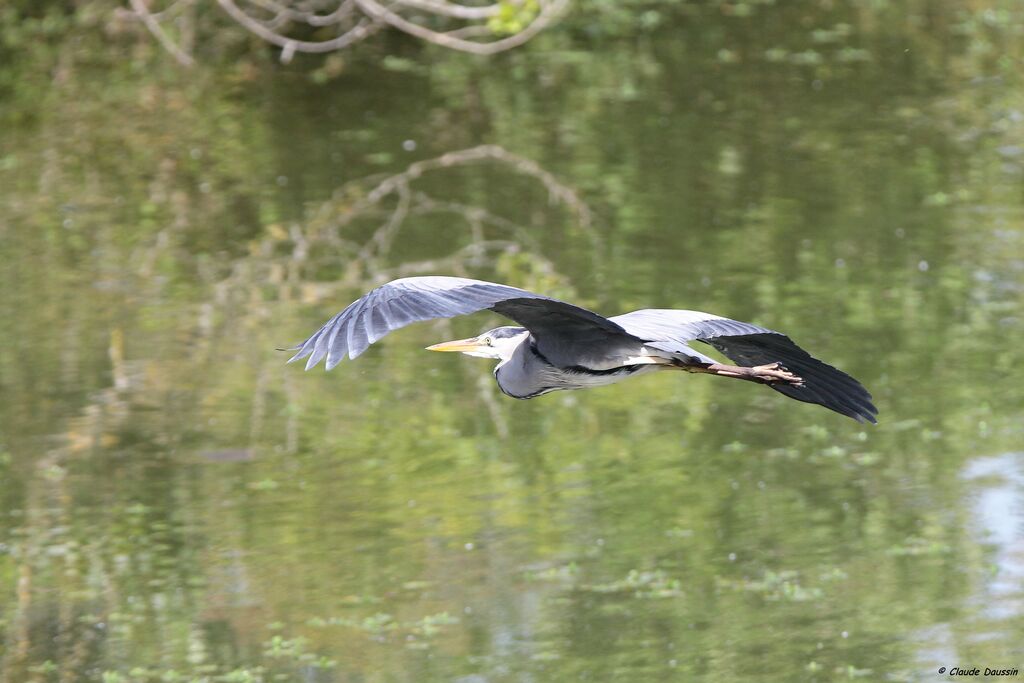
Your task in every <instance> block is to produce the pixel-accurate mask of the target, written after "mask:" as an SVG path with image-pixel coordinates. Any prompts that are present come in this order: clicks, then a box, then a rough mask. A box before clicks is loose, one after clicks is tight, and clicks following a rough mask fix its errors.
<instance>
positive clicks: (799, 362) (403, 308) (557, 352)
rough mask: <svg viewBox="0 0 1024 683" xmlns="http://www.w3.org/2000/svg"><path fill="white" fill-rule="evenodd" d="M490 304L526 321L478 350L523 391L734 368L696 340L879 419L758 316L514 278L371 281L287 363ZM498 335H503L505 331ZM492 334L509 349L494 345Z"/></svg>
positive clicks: (857, 393) (338, 352) (806, 393)
mask: <svg viewBox="0 0 1024 683" xmlns="http://www.w3.org/2000/svg"><path fill="white" fill-rule="evenodd" d="M485 309H490V310H493V311H495V312H497V313H500V314H502V315H504V316H506V317H508V318H510V319H512V320H514V321H515V322H517V323H518V324H519V325H521V326H522V328H524V332H523V333H520V332H519V331H517V330H516V329H515V328H498V329H499V330H508V332H506V333H503V334H502V335H498V334H494V335H493V337H494V339H493V340H491V339H490V338H487V341H488V342H489V343H488V344H487V345H486V346H487V347H488V351H487V353H475V354H474V355H487V356H488V357H494V358H499V359H500V360H501V363H500V364H499V366H498V367H497V368H496V372H495V374H496V377H497V379H498V383H499V385H501V386H502V389H503V390H504V391H506V393H509V394H510V395H513V396H516V397H518V398H529V397H532V396H535V395H539V394H540V393H546V391H550V390H554V389H573V388H582V387H585V386H593V385H596V384H603V383H611V382H613V381H619V380H620V379H622V378H625V377H628V376H630V375H632V374H635V373H636V372H637V371H639V370H647V369H648V367H642V368H641V367H639V366H641V365H644V366H649V369H652V370H653V369H665V368H669V367H676V368H680V369H689V370H691V371H700V372H712V374H725V375H727V376H738V375H737V374H735V373H733V374H730V373H729V372H718V371H717V370H716V368H726V369H728V368H730V367H733V366H718V365H716V364H715V361H714V359H713V358H710V357H708V356H705V355H703V354H701V353H699V352H698V351H696V350H694V349H693V348H691V347H690V345H689V344H690V342H693V341H699V342H703V343H705V344H708V345H710V346H712V347H713V348H715V349H716V350H718V351H719V352H721V353H722V354H724V355H725V356H726V357H728V358H729V359H731V360H732V361H733V362H735V363H737V365H738V366H740V367H739V368H733V369H735V370H740V369H742V368H754V369H760V368H763V367H766V366H768V365H770V364H774V363H779V364H781V365H782V366H784V369H785V370H788V371H789V373H792V375H795V376H796V378H795V379H798V380H800V382H799V383H797V382H794V381H778V380H777V377H776V376H778V375H779V373H778V372H774V373H772V372H768V373H766V374H763V375H762V376H761V378H755V377H754V376H753V375H752V374H751V373H749V372H748V373H747V374H748V376H745V377H742V378H743V379H753V380H754V381H762V382H764V383H767V384H769V386H771V388H772V389H775V390H776V391H778V392H780V393H782V394H783V395H785V396H788V397H790V398H794V399H796V400H799V401H804V402H807V403H816V404H818V405H822V406H824V407H826V408H829V409H831V410H834V411H836V412H838V413H841V414H843V415H847V416H849V417H852V418H854V419H856V420H859V421H867V422H875V415H876V414H877V412H878V411H877V409H876V408H875V407H874V405H873V404H872V403H871V395H870V394H869V393H868V392H867V390H866V389H864V387H863V386H861V385H860V383H859V382H857V381H856V380H855V379H853V378H852V377H850V376H849V375H847V374H846V373H844V372H842V371H840V370H838V369H836V368H834V367H832V366H830V365H827V364H825V363H823V362H821V361H819V360H817V359H816V358H813V357H812V356H810V354H808V353H807V352H806V351H804V350H803V349H801V348H800V347H799V346H797V345H796V344H795V343H793V341H792V340H791V339H789V337H787V336H785V335H783V334H780V333H778V332H774V331H772V330H769V329H766V328H763V327H759V326H757V325H752V324H750V323H744V322H740V321H736V320H730V319H728V318H723V317H721V316H716V315H712V314H710V313H702V312H699V311H682V310H659V309H648V310H641V311H633V312H632V313H626V314H624V315H619V316H614V317H612V318H605V317H603V316H601V315H598V314H597V313H594V312H593V311H589V310H587V309H585V308H581V307H579V306H575V305H573V304H569V303H566V302H564V301H559V300H557V299H552V298H550V297H546V296H543V295H540V294H535V293H533V292H529V291H527V290H524V289H519V288H517V287H510V286H507V285H502V284H496V283H493V282H484V281H481V280H470V279H466V278H456V277H444V276H430V277H409V278H402V279H400V280H395V281H393V282H389V283H387V284H386V285H383V286H381V287H378V288H376V289H374V290H373V291H371V292H369V293H368V294H366V295H365V296H363V297H362V298H360V299H358V300H357V301H355V302H353V303H352V304H351V305H349V306H348V307H347V308H345V310H343V311H341V312H340V313H338V314H337V315H336V316H334V317H333V318H331V319H330V320H328V321H327V323H325V324H324V325H323V326H322V327H321V328H320V329H319V330H317V332H315V333H314V334H313V335H312V336H310V337H309V338H308V339H306V340H305V341H304V342H302V343H301V344H299V345H298V346H296V347H294V348H293V349H291V350H294V351H296V352H297V353H296V354H295V355H294V356H293V357H292V358H291V359H290V361H289V362H292V361H296V360H300V359H303V358H307V362H306V369H307V370H308V369H310V368H312V367H313V366H315V365H316V364H317V363H319V362H320V361H321V360H323V359H324V358H326V367H327V369H328V370H330V369H331V368H333V367H334V366H335V365H337V364H338V363H339V362H340V361H341V360H342V358H344V357H345V356H346V355H348V357H349V358H356V357H357V356H359V355H360V354H361V353H363V352H364V351H365V350H366V349H367V348H368V347H369V345H370V344H372V343H374V342H375V341H377V340H378V339H380V338H381V337H383V336H384V335H386V334H388V333H389V332H392V331H394V330H397V329H399V328H401V327H405V326H406V325H409V324H410V323H413V322H417V321H422V320H431V319H436V318H451V317H454V316H457V315H466V314H469V313H475V312H477V311H482V310H485ZM525 331H528V332H529V334H526V333H525ZM493 332H494V333H497V332H498V330H494V331H493ZM485 334H486V333H485ZM499 336H500V337H503V338H502V339H500V340H499V339H498V337H499ZM480 338H481V339H484V335H481V337H480ZM491 341H494V342H499V341H500V344H497V345H508V346H509V348H508V349H507V350H501V351H499V350H497V349H493V350H492V349H490V346H491V344H490V342H491ZM506 342H508V344H506ZM438 350H449V349H438ZM451 350H454V349H451ZM759 372H760V370H759ZM783 374H786V373H783ZM792 375H790V376H791V377H792ZM763 377H768V378H769V380H765V379H763ZM574 378H575V379H574ZM552 382H553V383H554V384H553V385H552ZM510 387H516V389H515V390H514V391H513V390H510ZM520 387H521V389H520ZM517 391H518V392H519V393H516V392H517Z"/></svg>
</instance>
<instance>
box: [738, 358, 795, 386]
mask: <svg viewBox="0 0 1024 683" xmlns="http://www.w3.org/2000/svg"><path fill="white" fill-rule="evenodd" d="M750 372H751V377H752V379H754V380H755V381H758V382H764V383H765V384H789V385H791V386H794V387H799V386H803V384H804V380H803V378H802V377H800V376H798V375H794V374H793V373H792V372H790V371H789V370H787V369H786V368H785V367H784V366H783V365H782V363H768V364H767V365H755V366H754V367H752V368H750Z"/></svg>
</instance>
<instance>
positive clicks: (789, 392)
mask: <svg viewBox="0 0 1024 683" xmlns="http://www.w3.org/2000/svg"><path fill="white" fill-rule="evenodd" d="M611 320H612V321H614V322H617V323H618V324H619V325H621V326H622V327H623V328H624V329H625V330H626V331H627V332H629V333H630V334H632V335H634V336H637V337H639V338H641V339H644V340H645V341H647V342H648V345H649V346H654V347H656V348H661V349H663V350H665V351H674V352H680V353H686V352H687V351H691V350H692V349H690V348H689V347H688V346H687V345H686V344H687V342H691V341H700V342H704V343H706V344H709V345H710V346H712V347H714V348H715V349H717V350H718V351H720V352H721V353H722V354H724V355H725V356H726V357H728V358H729V359H730V360H732V361H733V362H734V363H736V364H737V365H741V366H744V367H753V366H755V365H767V364H769V363H781V364H782V365H784V366H785V367H786V368H787V369H788V370H789V371H790V372H792V373H794V374H796V375H798V376H799V377H801V378H803V380H804V384H803V386H787V385H780V384H771V385H769V386H770V387H771V388H772V389H774V390H775V391H777V392H779V393H780V394H783V395H785V396H788V397H790V398H794V399H796V400H798V401H804V402H806V403H816V404H818V405H821V406H824V407H826V408H829V409H830V410H834V411H836V412H837V413H840V414H842V415H846V416H848V417H852V418H853V419H855V420H857V421H858V422H871V423H874V422H877V420H876V419H875V416H876V415H877V414H878V409H877V408H875V406H874V404H873V403H872V402H871V394H870V393H868V391H867V389H865V388H864V387H863V386H862V385H861V384H860V382H858V381H857V380H855V379H854V378H852V377H850V376H849V375H848V374H846V373H845V372H843V371H842V370H839V369H837V368H834V367H832V366H831V365H828V364H826V363H823V362H822V361H820V360H818V359H817V358H814V357H813V356H811V355H810V354H809V353H807V352H806V351H804V350H803V349H802V348H800V347H799V346H797V345H796V343H794V342H793V340H792V339H790V338H789V337H787V336H786V335H784V334H781V333H779V332H775V331H773V330H769V329H767V328H764V327H760V326H758V325H752V324H750V323H745V322H740V321H738V320H730V319H729V318H723V317H721V316H717V315H712V314H710V313H702V312H700V311H676V310H656V309H648V310H642V311H634V312H632V313H626V314H625V315H619V316H615V317H614V318H611Z"/></svg>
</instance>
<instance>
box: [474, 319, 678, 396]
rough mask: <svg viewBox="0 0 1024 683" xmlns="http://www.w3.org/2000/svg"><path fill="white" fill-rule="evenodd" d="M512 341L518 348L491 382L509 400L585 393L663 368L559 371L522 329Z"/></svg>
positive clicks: (641, 366)
mask: <svg viewBox="0 0 1024 683" xmlns="http://www.w3.org/2000/svg"><path fill="white" fill-rule="evenodd" d="M514 329H517V330H521V331H520V332H519V333H518V334H517V335H516V337H515V339H516V341H517V342H518V344H517V345H516V346H515V348H514V349H513V350H512V353H511V355H510V356H509V357H508V358H507V359H505V360H502V361H501V362H500V363H498V365H497V366H496V367H495V368H494V379H495V380H497V382H498V386H499V387H500V388H501V390H502V392H504V393H505V394H506V395H508V396H511V397H512V398H520V399H527V398H534V397H536V396H541V395H543V394H547V393H550V392H552V391H560V390H567V389H589V388H590V387H601V386H604V385H606V384H615V383H616V382H621V381H622V380H624V379H626V378H627V377H632V376H633V375H637V374H641V373H644V372H650V371H652V370H657V369H659V368H665V367H668V366H665V365H661V366H659V365H654V364H652V363H643V362H632V363H627V364H625V365H609V366H608V367H601V368H591V367H587V366H585V365H573V366H569V367H559V366H557V365H554V364H552V363H551V361H549V360H548V359H547V358H545V357H544V356H543V355H541V353H540V352H539V351H538V350H537V344H536V340H535V339H533V337H532V335H531V334H530V333H529V332H528V331H527V330H525V329H523V328H514Z"/></svg>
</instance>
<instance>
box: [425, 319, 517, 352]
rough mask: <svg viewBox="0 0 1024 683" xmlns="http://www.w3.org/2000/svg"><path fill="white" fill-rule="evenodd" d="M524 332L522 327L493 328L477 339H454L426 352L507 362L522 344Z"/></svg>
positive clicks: (436, 345)
mask: <svg viewBox="0 0 1024 683" xmlns="http://www.w3.org/2000/svg"><path fill="white" fill-rule="evenodd" d="M524 334H526V330H524V329H523V328H522V327H495V328H494V329H493V330H487V331H486V332H484V333H482V334H480V335H479V336H477V337H470V338H469V339H456V340H455V341H448V342H441V343H440V344H434V345H433V346H428V347H427V351H458V352H459V353H464V354H466V355H467V356H476V357H478V358H494V359H496V360H508V359H509V358H511V357H512V353H513V352H514V351H515V350H516V347H517V346H519V345H520V344H521V343H522V342H523V335H524Z"/></svg>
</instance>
